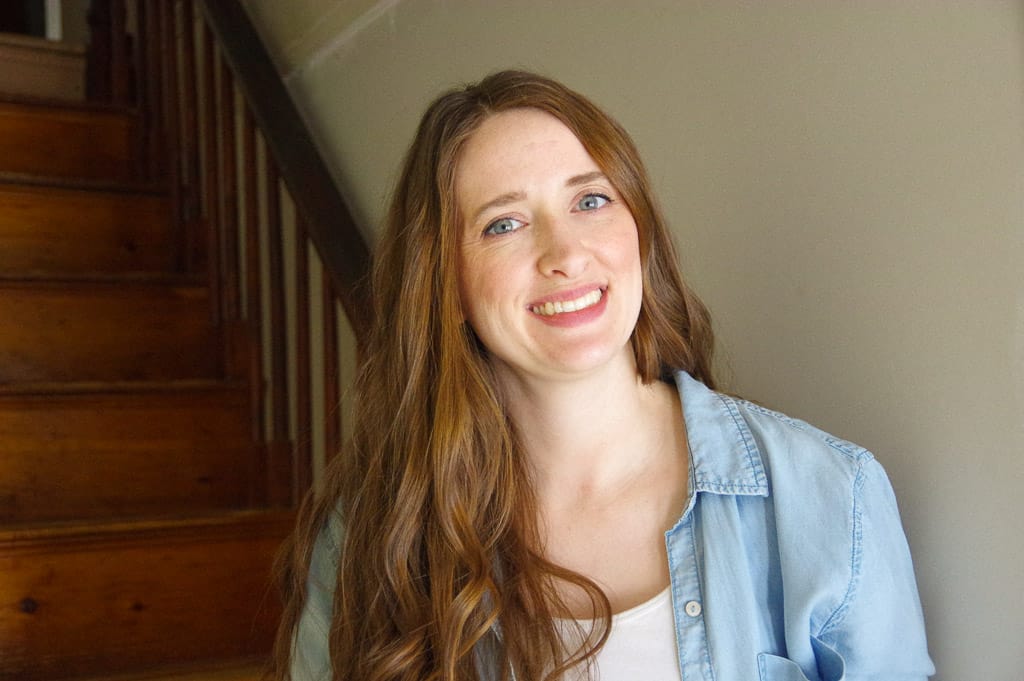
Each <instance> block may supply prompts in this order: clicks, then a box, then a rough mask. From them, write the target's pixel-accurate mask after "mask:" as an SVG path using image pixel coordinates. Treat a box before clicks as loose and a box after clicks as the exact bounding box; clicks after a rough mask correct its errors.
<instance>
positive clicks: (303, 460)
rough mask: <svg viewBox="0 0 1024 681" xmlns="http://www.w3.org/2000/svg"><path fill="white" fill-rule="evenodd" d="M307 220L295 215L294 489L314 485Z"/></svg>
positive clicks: (298, 494) (297, 495)
mask: <svg viewBox="0 0 1024 681" xmlns="http://www.w3.org/2000/svg"><path fill="white" fill-rule="evenodd" d="M306 231H307V230H306V221H305V219H304V218H303V217H302V214H301V213H298V212H296V214H295V391H296V394H295V492H294V496H295V499H296V500H299V499H301V498H302V495H303V494H304V493H305V492H306V490H307V489H309V487H310V485H312V484H313V462H312V451H313V450H312V437H313V388H312V383H313V380H312V369H311V368H310V362H311V360H312V357H311V352H310V347H311V342H310V336H311V334H310V327H309V238H308V237H307V236H306Z"/></svg>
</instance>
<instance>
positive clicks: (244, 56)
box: [202, 0, 372, 343]
mask: <svg viewBox="0 0 1024 681" xmlns="http://www.w3.org/2000/svg"><path fill="white" fill-rule="evenodd" d="M202 4H203V11H204V13H205V15H206V17H207V20H208V22H209V25H210V27H211V28H212V30H213V31H214V32H215V33H216V34H217V37H218V38H219V43H220V46H221V48H222V49H223V51H224V55H225V57H226V58H227V61H228V63H229V64H230V65H231V67H232V69H233V70H234V71H235V74H236V77H237V79H238V85H239V88H240V89H241V90H242V92H243V93H244V94H245V96H246V99H247V100H248V102H249V105H250V106H251V107H252V109H253V115H254V116H255V118H256V120H257V122H258V123H259V126H260V129H261V130H262V131H263V134H264V136H265V137H266V140H267V144H268V146H269V147H270V149H271V151H272V153H273V155H274V157H275V158H276V159H277V163H278V165H279V167H280V168H281V174H282V176H283V178H284V180H285V183H286V184H287V186H288V189H289V191H290V192H291V194H292V196H293V198H294V200H295V204H296V207H297V208H298V210H299V211H300V212H302V213H303V214H304V215H305V216H306V218H307V219H308V221H309V225H308V227H309V237H310V239H311V240H312V241H313V243H314V244H315V245H316V247H317V250H318V251H319V253H320V257H321V258H322V260H323V262H324V267H325V268H326V270H327V273H328V276H329V277H330V278H331V280H332V281H333V282H334V283H335V284H336V290H337V292H338V294H339V298H340V299H341V302H342V305H343V306H344V308H345V312H346V314H347V315H348V318H349V321H350V323H351V325H352V328H353V331H354V332H355V334H356V338H357V339H359V342H360V343H361V342H363V339H364V338H365V336H366V332H367V331H368V329H369V326H370V319H371V314H372V307H371V305H370V299H369V295H368V293H369V271H370V252H369V249H368V248H367V246H366V242H365V240H364V239H363V236H362V234H361V233H360V231H359V229H358V228H357V227H356V224H355V220H354V219H353V218H352V214H351V211H349V209H348V206H347V204H346V203H345V201H344V199H343V198H342V196H341V194H340V192H339V191H338V189H337V187H336V186H335V184H334V180H333V178H332V177H331V175H330V173H329V172H328V170H327V166H326V164H325V163H324V161H323V158H322V157H321V156H320V153H319V151H318V150H317V149H316V146H315V145H314V144H313V141H312V139H310V137H309V134H308V133H307V131H306V126H305V124H304V123H303V121H302V117H301V116H300V115H299V112H298V109H297V108H296V107H295V104H294V103H293V102H292V99H291V96H290V94H289V93H288V91H287V89H286V88H285V86H284V83H283V82H282V80H281V77H280V76H279V75H278V73H277V70H276V68H275V67H274V64H273V62H272V61H271V59H270V55H268V54H267V51H266V48H265V47H264V46H263V43H262V41H261V40H260V39H259V36H258V35H257V33H256V29H255V28H254V27H253V25H252V22H251V21H250V19H249V16H248V14H246V12H245V10H244V9H243V8H242V5H241V3H239V2H237V0H227V1H224V0H219V1H217V2H203V3H202Z"/></svg>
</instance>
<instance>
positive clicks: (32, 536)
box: [0, 508, 295, 548]
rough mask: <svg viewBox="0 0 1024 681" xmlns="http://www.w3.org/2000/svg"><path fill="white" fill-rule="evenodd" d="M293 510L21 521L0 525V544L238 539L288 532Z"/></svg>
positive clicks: (257, 509) (9, 546)
mask: <svg viewBox="0 0 1024 681" xmlns="http://www.w3.org/2000/svg"><path fill="white" fill-rule="evenodd" d="M294 519H295V512H294V511H293V510H290V509H266V508H255V509H233V510H225V511H217V512H209V511H207V512H204V513H196V514H192V515H189V514H176V515H174V516H156V517H141V518H131V519H126V518H116V519H104V520H89V521H87V522H82V521H73V520H69V521H59V522H46V523H22V524H15V525H5V526H4V527H0V547H4V548H11V547H13V546H15V545H32V544H42V545H50V544H52V543H54V542H68V541H72V542H73V541H77V540H83V539H85V540H90V541H92V540H96V539H101V538H109V539H113V540H117V539H121V538H126V537H132V538H144V537H147V536H160V537H162V538H167V537H173V536H182V537H184V538H193V537H195V536H196V533H197V532H200V533H204V536H205V535H210V534H213V535H217V534H220V533H221V532H223V533H225V534H226V535H227V536H231V537H234V538H241V537H243V536H246V533H247V532H258V533H262V532H265V528H266V527H267V526H276V527H278V528H279V529H281V530H282V531H285V532H287V531H288V529H289V528H290V527H291V525H292V524H293V523H294Z"/></svg>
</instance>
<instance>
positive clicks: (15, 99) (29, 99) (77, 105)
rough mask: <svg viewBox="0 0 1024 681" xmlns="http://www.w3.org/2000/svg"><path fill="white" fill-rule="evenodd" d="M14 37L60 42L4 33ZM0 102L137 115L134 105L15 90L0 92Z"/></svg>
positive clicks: (48, 42) (49, 42) (6, 38)
mask: <svg viewBox="0 0 1024 681" xmlns="http://www.w3.org/2000/svg"><path fill="white" fill-rule="evenodd" d="M12 37H13V38H15V39H16V40H17V41H18V42H22V41H24V40H25V39H28V40H30V41H33V42H42V43H44V44H46V45H47V46H49V47H51V48H55V47H56V48H59V46H60V45H61V43H54V42H52V41H49V40H45V39H33V38H32V37H31V36H17V35H15V36H12V35H11V34H4V39H5V40H10V39H11V38H12ZM0 103H2V104H10V105H14V106H25V107H34V108H40V107H42V108H47V109H64V110H68V111H96V112H100V113H112V114H126V115H130V116H136V115H138V111H137V110H136V109H135V108H134V107H130V106H125V105H122V104H115V103H113V102H97V101H92V100H88V99H57V98H53V97H39V96H36V95H28V94H21V93H16V92H0Z"/></svg>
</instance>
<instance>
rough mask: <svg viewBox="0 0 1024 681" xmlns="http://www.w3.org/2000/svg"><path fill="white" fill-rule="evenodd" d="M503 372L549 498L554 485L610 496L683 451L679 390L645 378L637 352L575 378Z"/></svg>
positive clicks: (532, 460) (538, 481)
mask: <svg viewBox="0 0 1024 681" xmlns="http://www.w3.org/2000/svg"><path fill="white" fill-rule="evenodd" d="M498 375H499V380H500V383H501V386H502V390H503V392H504V394H505V399H506V404H507V407H508V409H509V413H510V416H511V417H512V420H513V422H514V423H515V424H516V428H517V430H518V432H519V437H520V441H521V442H522V445H523V448H524V452H525V454H526V456H527V457H528V458H529V460H530V463H531V464H532V467H533V469H534V471H535V475H536V476H537V477H536V485H537V493H538V494H539V496H540V498H541V499H543V498H544V497H545V496H547V495H548V492H550V491H554V492H556V493H557V494H558V495H559V496H561V497H563V498H564V495H565V493H566V491H569V490H574V491H575V494H574V495H573V496H575V495H582V496H593V497H595V498H600V497H604V496H607V495H608V494H609V493H611V492H614V491H615V490H621V489H623V487H624V486H626V485H627V484H628V483H629V482H630V481H631V480H633V479H635V478H637V477H638V476H639V475H640V474H641V473H642V472H643V471H645V470H650V469H651V465H652V463H653V462H654V461H653V460H654V459H655V458H657V457H662V456H665V455H671V454H672V453H673V452H675V451H676V449H675V448H674V446H673V444H674V443H673V442H671V441H672V440H673V438H674V435H675V431H674V430H672V428H673V424H675V423H676V422H678V421H679V417H678V414H679V412H678V402H677V399H676V393H675V390H674V389H673V388H672V387H670V386H667V385H665V384H664V383H662V382H660V381H655V382H654V383H652V384H650V385H644V384H643V383H642V381H641V380H640V377H639V375H638V374H637V372H636V366H635V363H634V362H633V360H632V353H629V361H623V362H614V363H611V364H610V365H608V366H607V367H605V368H603V369H602V370H601V371H599V372H595V373H592V374H588V375H586V376H581V377H574V378H569V379H566V378H559V379H539V378H533V377H522V376H519V375H512V374H511V372H509V371H507V370H502V369H501V368H499V371H498ZM542 503H543V502H542Z"/></svg>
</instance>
